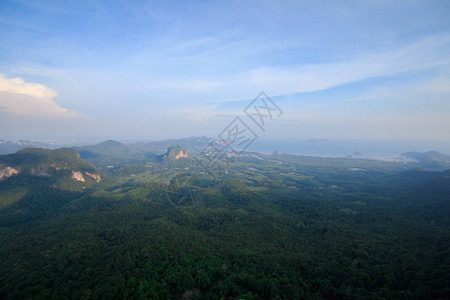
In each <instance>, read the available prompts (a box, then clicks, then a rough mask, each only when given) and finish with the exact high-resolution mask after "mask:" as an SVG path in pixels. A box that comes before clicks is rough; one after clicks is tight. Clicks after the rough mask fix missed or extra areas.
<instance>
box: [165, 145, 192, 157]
mask: <svg viewBox="0 0 450 300" xmlns="http://www.w3.org/2000/svg"><path fill="white" fill-rule="evenodd" d="M164 157H165V158H167V159H169V160H178V159H180V158H187V157H188V154H187V150H186V149H184V148H183V147H181V146H180V145H173V146H172V147H169V149H167V152H166V154H165V155H164Z"/></svg>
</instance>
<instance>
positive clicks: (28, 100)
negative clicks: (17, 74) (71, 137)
mask: <svg viewBox="0 0 450 300" xmlns="http://www.w3.org/2000/svg"><path fill="white" fill-rule="evenodd" d="M57 95H58V94H57V93H56V92H55V91H53V90H52V89H51V88H49V87H47V86H45V85H43V84H39V83H30V82H25V81H24V80H23V79H21V78H7V77H6V76H4V75H2V74H0V111H6V112H8V113H11V114H15V115H35V116H58V117H75V116H77V114H76V113H75V112H72V111H70V110H68V109H66V108H64V107H61V106H59V105H58V104H57V103H56V102H55V101H54V100H53V98H54V97H56V96H57Z"/></svg>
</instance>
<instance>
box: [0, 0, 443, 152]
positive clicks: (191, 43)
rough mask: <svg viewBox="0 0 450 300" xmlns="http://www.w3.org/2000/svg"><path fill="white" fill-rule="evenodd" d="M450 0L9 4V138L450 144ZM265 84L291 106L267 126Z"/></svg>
mask: <svg viewBox="0 0 450 300" xmlns="http://www.w3.org/2000/svg"><path fill="white" fill-rule="evenodd" d="M449 16H450V2H449V1H413V0H411V1H242V0H240V1H232V0H230V1H119V0H118V1H84V0H77V1H70V0H67V1H39V0H37V1H25V0H14V1H12V0H2V1H0V139H7V140H8V139H9V140H18V139H34V140H44V139H48V140H54V141H78V142H81V141H101V140H105V139H119V140H160V139H166V138H182V137H189V136H209V137H215V136H217V135H218V134H220V133H221V132H222V131H223V130H224V128H226V127H227V126H228V124H229V123H230V122H232V121H233V120H234V118H235V117H237V116H239V117H241V118H242V120H244V121H245V122H246V123H247V124H248V125H249V126H250V127H251V128H252V129H253V130H254V131H255V133H256V134H258V136H259V137H265V138H267V139H273V138H285V139H340V140H372V141H381V140H383V141H390V140H396V141H398V140H402V141H409V142H412V141H413V142H416V143H422V144H425V145H427V143H428V144H429V145H430V147H431V146H432V145H437V144H440V145H447V146H446V147H447V149H448V151H447V152H448V153H450V18H449ZM261 91H264V92H265V94H266V95H267V96H268V97H270V99H271V100H272V101H273V102H274V103H276V104H277V105H278V107H279V108H280V110H282V114H281V116H278V115H277V117H274V118H273V119H272V120H270V122H268V123H267V127H266V128H265V130H261V128H258V127H257V126H256V124H255V123H254V122H252V120H251V119H250V118H249V117H248V116H247V115H246V114H245V112H244V109H245V108H246V107H247V106H248V105H249V104H250V103H251V102H252V101H253V100H254V99H255V97H257V96H258V95H259V94H260V92H261Z"/></svg>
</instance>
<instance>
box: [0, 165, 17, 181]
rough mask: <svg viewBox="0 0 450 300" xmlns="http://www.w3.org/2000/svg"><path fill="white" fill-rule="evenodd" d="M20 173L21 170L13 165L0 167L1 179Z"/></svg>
mask: <svg viewBox="0 0 450 300" xmlns="http://www.w3.org/2000/svg"><path fill="white" fill-rule="evenodd" d="M15 174H19V171H18V170H16V169H14V168H11V167H0V180H1V179H5V178H8V177H11V176H13V175H15Z"/></svg>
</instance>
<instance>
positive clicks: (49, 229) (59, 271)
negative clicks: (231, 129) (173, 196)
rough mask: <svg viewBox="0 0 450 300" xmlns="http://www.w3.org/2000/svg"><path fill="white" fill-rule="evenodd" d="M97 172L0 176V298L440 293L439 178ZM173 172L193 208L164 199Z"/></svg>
mask: <svg viewBox="0 0 450 300" xmlns="http://www.w3.org/2000/svg"><path fill="white" fill-rule="evenodd" d="M140 159H141V158H140ZM127 162H128V161H127ZM101 170H102V171H101V172H102V178H103V180H102V182H100V183H97V182H78V181H76V180H72V179H71V178H70V176H69V174H66V173H67V171H64V170H62V171H61V172H57V173H56V174H55V175H53V176H51V177H39V176H32V175H28V174H23V175H21V174H19V175H14V176H11V177H9V178H7V179H4V180H3V181H1V182H0V199H1V201H0V298H2V299H446V298H448V296H449V295H450V271H449V270H450V171H427V170H423V169H410V168H407V167H405V165H404V164H400V163H395V162H380V161H370V160H362V159H361V160H352V159H324V158H308V157H297V156H291V155H266V156H262V155H260V156H257V155H256V156H255V155H249V156H244V157H241V158H239V159H236V160H234V161H233V162H232V163H231V164H230V169H229V170H228V172H226V173H222V174H218V175H217V176H216V178H214V179H212V178H211V176H209V175H208V174H207V173H205V172H202V171H201V169H200V168H199V167H198V166H197V165H196V164H195V162H194V161H191V160H189V159H184V160H179V161H165V160H162V161H156V160H153V161H152V160H149V161H148V162H147V163H145V164H141V163H140V164H135V165H133V164H122V165H116V166H114V167H110V168H103V169H101ZM65 172H66V173H65ZM174 174H184V175H186V174H187V175H189V176H191V177H192V176H194V177H192V178H195V180H194V181H192V182H191V183H190V186H195V187H196V195H195V201H193V202H189V200H193V199H191V198H188V199H187V200H186V201H185V202H184V203H183V205H174V203H173V201H169V200H170V198H168V184H169V185H170V182H171V181H170V179H171V178H173V175H174ZM169 189H170V188H169Z"/></svg>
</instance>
